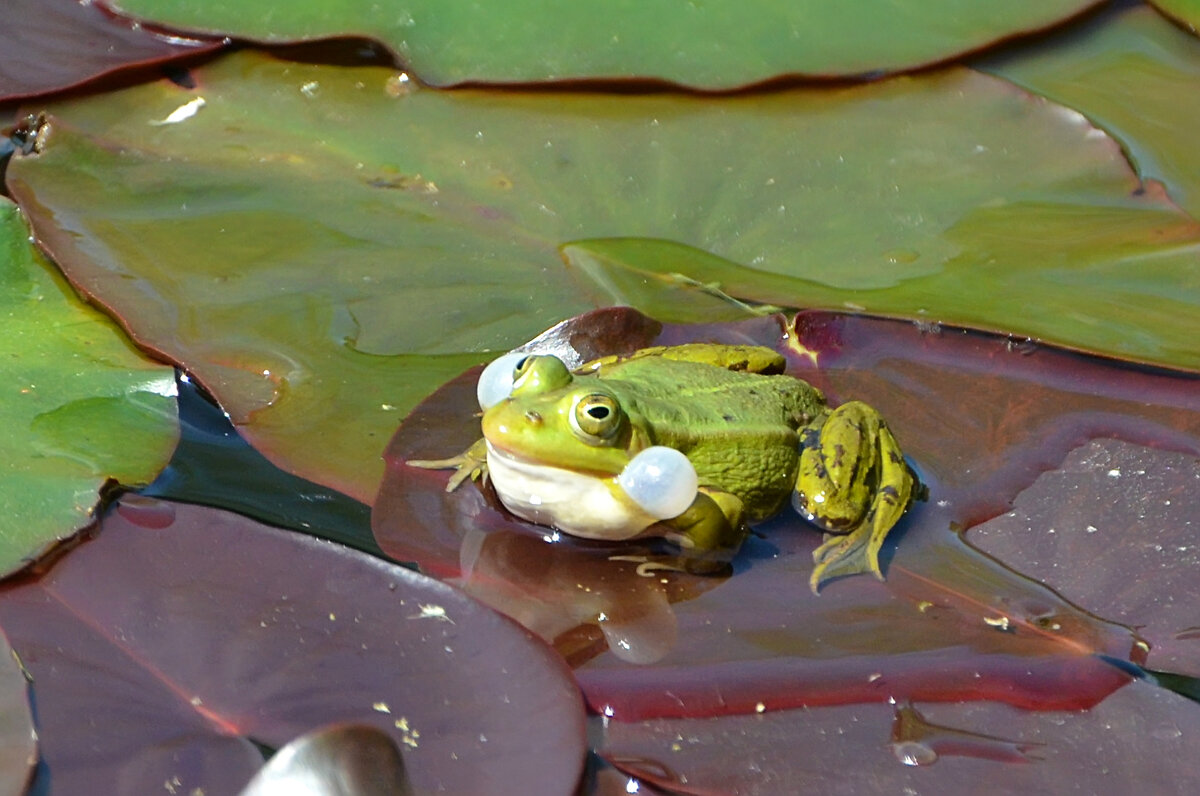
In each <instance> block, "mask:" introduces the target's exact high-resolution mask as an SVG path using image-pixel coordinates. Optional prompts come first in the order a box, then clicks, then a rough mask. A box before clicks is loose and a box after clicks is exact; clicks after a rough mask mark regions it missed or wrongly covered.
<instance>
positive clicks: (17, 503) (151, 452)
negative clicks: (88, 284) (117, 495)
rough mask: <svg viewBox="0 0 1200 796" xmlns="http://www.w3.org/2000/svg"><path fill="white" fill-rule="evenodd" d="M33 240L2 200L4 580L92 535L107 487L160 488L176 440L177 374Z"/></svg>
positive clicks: (0, 560) (0, 501)
mask: <svg viewBox="0 0 1200 796" xmlns="http://www.w3.org/2000/svg"><path fill="white" fill-rule="evenodd" d="M28 239H29V229H28V227H26V226H25V223H24V220H23V219H22V218H21V216H20V213H19V211H18V210H17V207H16V206H15V205H14V204H13V203H12V202H10V201H8V200H7V199H4V198H2V197H0V282H2V283H3V285H2V289H0V327H2V328H0V340H3V343H2V347H0V353H2V354H3V356H2V357H0V374H2V375H3V381H4V384H5V385H6V388H5V389H6V390H7V392H6V394H5V396H4V400H3V401H0V427H3V429H4V431H3V433H0V451H2V452H0V512H2V513H3V516H4V522H3V525H2V526H0V575H4V574H8V573H11V572H12V571H14V570H16V569H20V568H21V567H22V566H24V565H25V564H26V563H28V561H30V560H31V559H33V558H35V557H36V556H37V555H38V554H39V553H41V552H43V551H44V550H46V549H48V548H49V547H51V546H53V545H54V544H55V543H56V542H58V541H60V540H62V539H64V538H66V537H68V536H70V535H71V534H72V533H74V532H75V531H77V530H78V529H80V528H82V527H84V526H85V525H87V524H89V523H90V522H91V519H92V511H93V509H94V507H95V505H96V503H97V502H98V501H99V499H100V495H99V491H100V489H101V488H102V487H103V486H104V484H105V483H106V482H107V481H108V480H110V479H116V480H118V481H120V482H121V483H123V484H126V485H131V486H132V485H137V484H142V483H146V482H148V481H151V480H153V478H154V476H155V474H156V473H157V472H158V471H159V470H160V469H161V468H162V467H163V465H165V464H166V462H167V460H168V459H169V458H170V456H171V450H172V449H173V448H174V446H175V440H176V438H177V436H178V432H179V428H178V421H177V417H176V409H175V376H174V373H173V371H172V370H171V369H170V368H168V367H164V366H163V365H160V364H157V363H154V362H151V361H149V360H147V359H146V358H145V357H143V356H141V355H139V354H138V353H137V352H136V351H134V350H133V349H132V347H131V346H130V345H129V342H128V340H126V339H125V337H124V335H122V334H121V332H120V330H119V329H117V328H116V326H115V325H114V324H113V323H112V321H110V320H109V319H108V318H106V317H105V316H104V315H102V314H101V313H99V312H97V311H96V310H94V309H92V308H91V307H88V306H87V305H86V304H84V303H83V302H81V301H80V300H79V298H78V297H77V296H76V295H75V294H74V292H73V291H72V290H71V288H70V286H69V285H67V284H66V283H65V282H64V280H63V279H62V277H61V276H60V275H58V273H57V272H56V271H55V270H54V269H53V266H51V265H50V264H49V263H48V262H46V260H45V259H44V258H42V257H41V255H40V254H38V253H37V252H36V250H35V249H34V248H33V247H32V246H31V245H30V244H29V240H28Z"/></svg>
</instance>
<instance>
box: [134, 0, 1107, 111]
mask: <svg viewBox="0 0 1200 796" xmlns="http://www.w3.org/2000/svg"><path fill="white" fill-rule="evenodd" d="M110 5H111V6H112V7H113V8H115V9H116V10H117V11H118V12H120V13H123V14H129V15H132V16H135V17H139V18H142V19H149V20H153V21H154V22H156V23H159V24H165V25H170V26H174V27H178V28H186V29H188V30H195V31H206V32H210V33H222V34H232V35H234V36H239V37H242V38H249V39H255V40H258V41H269V42H278V41H291V40H296V39H317V38H324V37H329V36H339V35H361V36H370V37H374V38H376V39H379V40H380V41H382V42H383V43H384V44H386V45H387V46H388V47H390V48H391V49H392V50H393V51H394V52H395V53H396V54H397V55H398V56H399V57H400V59H401V60H402V61H403V62H404V63H405V64H407V65H409V66H411V68H413V69H414V70H416V72H417V73H418V74H420V75H421V77H422V79H424V80H426V81H428V82H430V83H433V84H435V85H448V84H455V83H464V82H470V83H501V82H528V81H562V80H579V79H597V78H598V79H624V78H649V79H658V80H666V81H670V82H674V83H679V84H682V85H687V86H693V87H697V88H705V89H728V88H733V87H737V86H742V85H746V84H748V83H757V82H760V81H763V80H767V79H770V78H773V77H778V76H780V75H791V74H804V75H852V76H855V75H863V74H869V73H877V72H881V71H895V70H901V69H908V68H912V67H915V66H920V65H922V64H929V63H934V62H937V61H944V60H947V59H949V58H951V57H953V56H954V55H958V54H960V53H963V52H967V51H971V50H976V49H979V48H981V47H985V46H987V45H988V44H991V43H993V42H995V41H998V40H1001V39H1007V38H1010V37H1012V36H1015V35H1018V34H1020V33H1023V32H1027V31H1031V30H1038V29H1041V28H1045V27H1047V26H1050V25H1053V24H1056V23H1058V22H1062V21H1064V20H1066V19H1068V18H1070V17H1072V16H1074V15H1076V14H1079V13H1081V12H1082V11H1084V10H1085V9H1087V8H1089V7H1091V6H1094V5H1096V0H1006V2H1003V3H987V4H970V5H969V6H964V5H963V4H962V3H961V2H958V0H926V1H925V2H922V3H895V2H889V0H860V1H859V2H855V3H828V2H822V1H821V0H801V1H800V2H791V3H777V2H764V1H762V0H760V1H759V2H754V1H753V0H751V2H738V1H737V0H710V2H706V3H689V4H680V3H674V2H668V1H667V0H610V1H609V2H606V3H549V2H546V0H510V2H506V3H482V4H481V3H446V2H442V1H441V0H382V2H380V1H378V0H376V1H372V0H307V1H305V2H294V1H293V2H283V0H249V1H247V2H232V0H224V1H219V2H207V3H181V2H179V0H115V1H112V0H110Z"/></svg>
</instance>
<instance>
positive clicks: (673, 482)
mask: <svg viewBox="0 0 1200 796" xmlns="http://www.w3.org/2000/svg"><path fill="white" fill-rule="evenodd" d="M617 483H618V484H620V485H621V489H623V490H625V494H626V495H627V496H628V497H629V499H630V500H632V501H633V502H634V503H636V504H638V506H639V507H641V509H642V511H644V512H646V513H647V514H649V515H651V516H652V517H655V518H657V519H660V520H669V519H671V518H672V517H678V516H679V515H680V514H682V513H683V512H685V511H687V509H688V506H690V505H692V501H693V500H695V499H696V490H697V489H698V488H699V486H700V478H699V476H697V475H696V468H695V467H693V466H692V463H691V462H690V461H688V457H687V456H684V455H683V454H682V453H680V452H679V451H677V450H675V449H674V448H667V447H664V446H662V445H655V446H654V447H652V448H646V449H645V450H644V451H642V452H641V453H639V454H638V455H637V456H634V457H633V459H631V460H630V462H629V464H627V465H625V469H624V470H622V471H621V474H620V475H618V476H617Z"/></svg>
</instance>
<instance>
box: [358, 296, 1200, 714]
mask: <svg viewBox="0 0 1200 796" xmlns="http://www.w3.org/2000/svg"><path fill="white" fill-rule="evenodd" d="M780 320H781V319H779V318H764V319H759V320H755V321H749V322H744V323H739V324H727V325H708V326H692V327H669V326H668V327H656V326H654V325H647V324H646V323H644V319H641V321H643V322H639V316H636V315H635V314H633V313H632V312H630V311H621V310H606V311H598V312H595V313H591V314H589V315H585V316H583V317H581V318H577V319H574V320H572V321H570V322H568V323H566V324H563V325H562V326H561V327H559V328H557V329H555V330H553V331H552V332H551V333H549V334H548V335H546V336H545V337H544V338H542V339H541V340H539V341H535V343H534V344H533V347H532V349H530V350H546V351H551V352H555V353H557V354H559V355H562V356H565V357H566V358H567V360H568V361H577V360H579V359H587V358H591V357H594V356H596V355H599V354H602V353H605V352H606V351H613V350H617V351H620V350H628V349H630V348H637V347H641V346H645V345H647V344H650V343H658V344H671V343H678V342H683V341H689V340H718V341H722V342H757V343H760V344H766V345H773V346H777V347H778V348H779V349H780V350H781V351H783V352H784V353H785V354H787V355H788V356H789V357H790V358H791V366H792V368H794V372H795V373H796V374H797V375H799V376H802V377H803V378H806V379H807V380H809V381H810V382H812V383H814V384H816V385H818V386H820V387H821V388H822V389H824V390H825V391H826V394H827V395H829V396H830V397H831V398H832V399H833V400H835V401H839V402H840V401H845V400H849V399H852V398H853V399H861V400H865V401H867V402H868V403H870V404H871V405H873V406H876V407H877V408H878V409H880V411H881V412H882V413H883V415H884V417H885V418H887V420H888V423H889V425H890V427H891V428H892V429H893V431H894V432H895V434H896V436H897V438H898V440H899V441H900V444H901V446H902V447H903V448H904V449H905V451H906V453H907V454H908V455H909V456H910V457H911V458H912V460H913V462H914V464H915V466H916V467H917V469H918V471H919V472H920V474H921V476H922V478H923V480H925V481H926V482H927V483H928V484H929V487H930V494H929V499H928V501H926V502H923V503H921V504H918V505H917V506H915V507H914V508H913V509H912V510H911V512H910V514H909V515H908V517H907V518H906V519H905V520H903V521H902V522H901V525H900V526H898V528H897V531H896V533H894V534H893V536H892V537H891V538H890V540H889V544H888V545H886V547H885V549H886V550H887V554H886V558H887V560H888V563H887V564H886V565H885V572H886V574H887V581H886V583H883V584H881V583H878V582H876V581H874V580H872V579H869V578H866V577H857V578H848V579H845V580H840V581H834V582H832V583H830V584H828V585H827V586H825V587H824V588H823V589H822V592H821V596H820V597H814V596H813V595H812V594H811V593H810V592H809V591H808V590H807V579H808V575H809V573H810V572H811V570H812V561H811V552H812V550H813V548H814V547H815V546H816V545H817V543H818V541H819V539H820V536H819V534H818V533H816V532H815V531H814V530H813V529H812V528H811V527H810V526H807V525H806V524H805V523H803V522H802V521H801V520H799V519H798V518H797V517H795V516H794V515H791V514H786V515H784V516H781V517H780V518H777V519H776V520H774V521H772V522H769V523H767V524H766V525H764V526H761V527H760V529H759V532H760V536H759V537H758V538H753V539H751V540H750V541H749V542H748V543H747V544H746V545H745V546H744V548H743V550H742V552H741V554H740V555H739V557H738V558H737V559H736V560H735V562H734V574H733V575H732V577H730V578H728V579H727V580H721V579H720V578H697V577H687V576H683V575H680V574H677V573H672V574H669V575H664V576H662V577H661V578H649V579H648V578H639V577H637V576H636V574H634V572H633V568H632V566H631V565H629V564H627V563H626V562H614V561H612V560H610V556H612V555H614V554H621V555H629V554H637V553H639V552H645V551H646V546H645V544H644V543H637V542H635V543H634V544H633V545H632V546H629V545H625V546H621V545H611V544H602V543H589V542H582V541H573V540H571V539H569V537H567V536H566V535H564V534H555V533H553V532H552V530H551V529H546V528H539V527H537V526H533V525H531V524H529V523H525V522H522V521H519V520H516V519H515V518H513V517H512V516H511V515H509V514H507V513H506V512H505V511H504V510H503V508H502V507H500V506H499V504H498V503H497V501H496V500H495V498H494V496H493V495H492V494H491V492H490V490H489V489H488V488H486V487H479V486H473V485H467V486H464V487H461V488H460V489H458V490H457V491H455V492H453V493H449V494H447V493H445V492H444V491H443V488H444V485H445V483H446V479H447V477H448V476H447V474H446V473H444V472H432V471H428V470H420V469H416V468H412V467H409V466H407V465H406V464H405V462H406V460H408V459H410V458H438V457H444V456H448V455H452V454H454V453H456V452H458V451H460V450H463V449H464V448H465V447H466V446H467V445H468V444H470V442H472V441H473V440H474V439H475V438H476V437H477V436H478V434H479V425H478V419H477V417H476V416H475V411H476V406H475V395H474V386H475V378H476V375H477V372H476V371H471V372H468V373H466V374H464V375H463V376H462V377H460V378H459V379H456V380H455V381H453V382H452V383H450V384H448V385H447V386H446V387H445V388H443V389H441V390H439V391H438V392H437V393H435V394H434V395H433V396H431V397H430V398H429V399H428V400H427V401H426V402H424V403H423V404H422V405H421V406H420V407H418V409H417V410H416V411H414V413H413V414H412V415H411V416H410V417H409V418H408V419H406V421H405V422H404V423H403V424H402V425H401V427H400V430H399V431H398V432H397V435H396V437H395V438H394V440H393V442H392V444H391V445H390V446H389V449H388V451H387V454H386V457H387V460H388V465H389V469H388V473H387V476H386V477H385V479H384V483H383V487H382V489H381V492H380V495H379V497H378V499H377V500H376V503H375V513H374V516H373V527H374V529H375V534H376V537H377V538H378V540H379V542H380V545H381V547H383V548H384V550H386V551H388V552H389V553H390V554H391V555H393V556H396V557H398V558H401V559H402V560H412V561H416V562H417V563H418V564H419V565H421V566H422V567H423V568H424V569H426V570H427V571H429V572H431V573H435V574H437V575H438V576H439V577H443V578H450V579H453V580H454V582H456V583H460V584H461V585H462V586H463V588H465V589H466V590H467V591H468V592H470V593H472V594H474V595H475V596H477V597H479V598H480V599H483V600H485V601H486V602H488V603H489V604H491V605H493V606H494V607H496V608H498V609H499V610H501V611H504V612H506V613H508V614H509V615H511V616H513V617H514V618H517V619H518V620H519V621H521V622H522V623H523V624H525V625H526V626H527V627H530V628H531V629H533V630H535V631H536V632H538V633H539V634H541V635H542V636H543V637H545V638H546V639H547V640H552V641H553V642H554V644H555V646H556V647H557V648H558V649H559V651H560V652H562V653H563V654H564V655H565V656H566V657H567V658H568V659H569V660H570V661H571V662H572V663H573V664H574V665H575V666H576V676H577V677H578V679H579V681H580V684H581V685H582V687H583V689H584V692H585V694H586V696H587V698H588V700H589V704H590V705H591V706H592V707H593V709H594V710H596V711H598V712H600V713H602V714H604V715H607V716H611V717H613V718H614V719H616V720H619V721H630V720H640V719H643V718H650V717H700V716H712V715H720V714H726V713H754V712H756V711H761V710H767V711H770V710H779V709H788V708H796V707H802V706H807V707H815V706H819V705H836V704H846V703H853V702H873V701H885V700H887V699H889V698H894V699H899V700H903V699H906V698H907V699H913V700H917V701H922V702H924V701H955V700H976V699H978V700H987V701H999V702H1006V703H1008V704H1011V705H1016V706H1019V707H1025V708H1037V709H1043V710H1046V709H1069V708H1080V707H1087V706H1090V705H1093V704H1095V703H1097V702H1098V701H1100V700H1101V699H1102V698H1104V697H1105V696H1106V695H1107V694H1108V693H1110V692H1111V691H1112V690H1113V689H1115V688H1117V687H1119V686H1120V685H1122V684H1123V683H1125V682H1126V681H1127V675H1126V673H1125V672H1124V671H1123V670H1122V669H1120V668H1118V667H1116V666H1113V665H1111V664H1110V663H1108V662H1106V661H1109V660H1124V661H1134V662H1137V661H1141V660H1142V659H1143V658H1144V655H1145V649H1144V647H1143V646H1142V644H1141V643H1140V639H1138V638H1137V637H1136V636H1135V635H1134V634H1133V633H1132V632H1130V631H1129V630H1127V629H1124V628H1121V627H1118V626H1116V625H1113V624H1109V623H1107V622H1104V621H1100V620H1099V619H1097V617H1096V616H1094V615H1092V614H1088V613H1085V612H1083V611H1080V610H1079V609H1078V608H1077V607H1075V606H1074V605H1072V604H1071V603H1068V602H1066V601H1065V600H1063V599H1062V597H1060V596H1059V595H1058V594H1056V593H1055V592H1053V591H1051V590H1049V589H1044V588H1040V587H1039V586H1038V585H1036V584H1035V583H1033V582H1031V581H1030V580H1028V579H1027V578H1025V577H1022V576H1021V575H1019V574H1017V573H1016V572H1014V571H1011V570H1007V569H1003V568H1001V567H999V566H997V565H996V564H995V563H994V562H993V561H992V560H991V559H989V558H987V557H985V556H982V555H980V554H979V553H977V552H976V551H974V550H973V549H972V548H970V547H968V546H967V545H965V544H964V543H963V542H962V541H961V540H960V539H959V538H958V536H957V535H956V534H955V533H954V529H956V528H958V529H962V528H966V527H969V526H970V525H973V524H975V523H977V522H979V521H981V520H984V519H987V518H989V517H993V516H995V515H997V514H999V513H1001V512H1003V511H1005V510H1006V509H1007V507H1008V504H1009V502H1010V501H1011V500H1012V499H1013V498H1014V497H1015V496H1016V495H1017V493H1018V492H1020V490H1021V489H1023V488H1024V487H1026V486H1028V485H1029V484H1030V483H1032V482H1033V481H1034V479H1035V478H1037V476H1038V474H1039V473H1040V472H1042V471H1043V470H1045V469H1048V468H1050V467H1053V466H1055V465H1057V464H1058V463H1059V462H1061V461H1062V460H1063V459H1064V457H1066V456H1067V454H1068V452H1069V451H1070V450H1072V449H1073V448H1075V447H1077V446H1078V445H1079V444H1081V443H1083V442H1086V441H1087V440H1089V439H1092V438H1096V437H1117V438H1121V439H1127V440H1131V441H1134V442H1137V443H1139V444H1143V445H1154V446H1158V447H1165V448H1173V449H1176V450H1186V451H1189V452H1190V453H1191V454H1192V455H1197V454H1200V391H1197V384H1198V383H1200V378H1198V377H1196V376H1194V375H1192V374H1187V373H1178V372H1171V371H1163V370H1153V369H1146V368H1137V367H1125V366H1121V365H1119V364H1117V363H1115V362H1112V361H1106V360H1102V359H1097V358H1091V357H1085V356H1081V355H1077V354H1071V353H1067V352H1064V351H1061V350H1056V349H1051V348H1047V347H1043V346H1037V345H1032V344H1028V343H1022V342H1017V341H1014V340H1012V339H1011V338H1004V337H995V336H990V335H984V334H980V333H971V332H964V331H962V330H957V329H950V328H944V327H940V326H937V325H918V324H913V323H908V322H899V321H883V320H877V319H868V318H855V317H850V316H839V315H831V314H827V313H819V312H808V313H802V314H801V315H799V316H798V317H797V318H796V320H795V322H794V323H793V324H792V325H791V326H790V327H789V329H788V334H787V335H786V336H784V335H782V334H781V332H782V331H783V330H782V329H781V328H780V326H779V323H780ZM600 330H603V333H601V332H600ZM803 352H807V353H803ZM810 355H811V356H810ZM813 357H815V360H816V362H815V365H814V362H813ZM1164 491H1165V490H1157V489H1153V488H1151V489H1150V492H1151V494H1154V495H1156V496H1157V495H1158V494H1160V493H1162V492H1164ZM1167 494H1169V493H1167ZM1064 499H1065V498H1064ZM1168 499H1169V498H1168ZM1143 520H1144V521H1145V522H1147V523H1149V522H1150V520H1148V519H1145V518H1143ZM1140 522H1141V521H1139V523H1134V529H1133V530H1131V532H1130V535H1129V536H1128V537H1127V538H1123V539H1122V540H1116V541H1114V545H1115V546H1116V547H1117V549H1116V550H1114V555H1120V546H1121V545H1128V544H1134V545H1140V544H1141V543H1142V542H1141V539H1140V537H1139V535H1138V533H1137V531H1138V530H1150V528H1149V526H1148V525H1142V524H1140ZM1133 568H1134V569H1136V570H1137V571H1138V576H1139V577H1142V578H1146V577H1148V572H1152V571H1153V565H1152V564H1149V563H1148V564H1146V567H1145V568H1142V569H1139V568H1138V567H1136V566H1134V567H1133ZM1086 571H1087V568H1086V566H1085V567H1084V568H1083V570H1082V571H1081V574H1080V577H1084V578H1086ZM1046 582H1047V584H1048V585H1049V586H1051V587H1053V588H1057V587H1058V581H1057V580H1055V579H1053V578H1047V579H1046ZM1099 616H1100V617H1104V618H1109V617H1107V616H1106V615H1105V613H1104V612H1099ZM1114 618H1121V617H1114Z"/></svg>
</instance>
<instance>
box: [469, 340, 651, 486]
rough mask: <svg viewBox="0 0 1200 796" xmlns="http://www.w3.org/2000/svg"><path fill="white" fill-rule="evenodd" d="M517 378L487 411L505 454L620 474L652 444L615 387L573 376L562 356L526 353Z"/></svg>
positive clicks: (489, 434)
mask: <svg viewBox="0 0 1200 796" xmlns="http://www.w3.org/2000/svg"><path fill="white" fill-rule="evenodd" d="M504 364H507V363H504ZM488 378H496V379H499V378H501V377H500V375H499V374H487V373H485V375H484V376H483V377H481V379H480V382H481V383H483V382H484V381H485V380H486V379H488ZM511 378H512V382H511V383H512V387H511V389H510V390H509V392H508V395H507V396H506V397H504V398H502V399H500V400H499V401H497V402H496V403H494V404H493V405H492V406H490V407H487V408H485V411H484V414H483V436H484V437H486V438H487V441H488V442H489V443H491V444H492V445H493V446H494V447H496V448H499V449H500V450H502V451H504V452H505V453H509V454H512V455H515V456H519V457H521V458H523V459H528V460H530V461H533V462H536V463H538V464H544V465H550V466H553V467H559V468H562V469H566V470H573V471H576V472H586V473H590V474H593V475H598V476H614V475H616V474H618V473H620V472H621V471H622V470H623V469H624V468H625V465H627V464H628V463H629V460H630V459H631V458H632V457H633V456H634V455H636V454H637V453H638V452H639V451H641V450H643V449H645V448H648V447H650V444H651V443H650V441H649V438H648V435H647V433H646V431H645V429H644V427H643V425H642V424H641V423H640V422H638V420H637V418H630V416H629V414H628V413H627V411H626V410H625V408H624V407H622V405H621V400H620V398H619V397H618V395H617V394H616V392H615V391H614V390H613V389H612V388H611V387H609V386H608V385H606V384H604V383H603V382H601V381H600V379H597V378H595V377H589V376H575V375H573V374H572V373H571V371H569V370H567V366H566V365H564V364H563V361H562V360H561V359H559V358H558V357H555V356H544V355H529V356H524V357H521V358H519V359H518V360H517V361H516V362H515V363H514V365H513V369H512V377H511Z"/></svg>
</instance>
